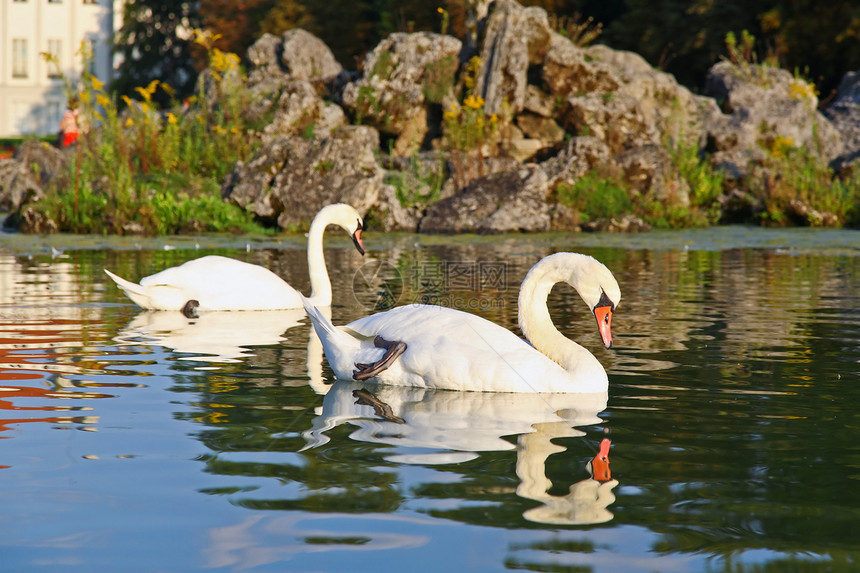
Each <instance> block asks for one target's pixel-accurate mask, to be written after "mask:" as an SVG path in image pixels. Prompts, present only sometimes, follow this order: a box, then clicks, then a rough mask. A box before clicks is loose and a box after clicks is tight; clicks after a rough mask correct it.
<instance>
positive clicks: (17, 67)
mask: <svg viewBox="0 0 860 573" xmlns="http://www.w3.org/2000/svg"><path fill="white" fill-rule="evenodd" d="M12 77H13V78H26V77H27V40H26V39H25V38H13V39H12Z"/></svg>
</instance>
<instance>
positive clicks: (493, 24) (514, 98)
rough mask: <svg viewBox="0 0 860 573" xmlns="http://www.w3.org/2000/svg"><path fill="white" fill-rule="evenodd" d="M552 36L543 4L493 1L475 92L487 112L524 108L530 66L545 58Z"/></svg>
mask: <svg viewBox="0 0 860 573" xmlns="http://www.w3.org/2000/svg"><path fill="white" fill-rule="evenodd" d="M551 36H552V31H551V30H550V27H549V20H548V18H547V13H546V11H545V10H543V9H542V8H523V7H522V6H520V5H519V4H518V3H517V2H515V1H514V0H497V1H496V2H494V3H493V5H492V10H491V12H490V14H489V16H488V17H487V24H486V29H485V36H484V43H483V48H482V49H481V52H480V56H481V69H480V72H479V73H478V77H477V82H476V85H475V92H476V93H477V94H479V95H480V96H481V97H482V98H484V100H485V102H486V105H485V109H486V111H487V113H490V114H492V113H495V114H499V115H501V114H504V113H508V112H509V113H513V114H517V113H519V112H520V111H522V109H523V107H524V106H525V100H526V91H527V86H528V70H529V66H530V65H538V64H541V63H542V62H543V59H544V57H545V55H546V53H547V51H548V50H549V47H550V39H551ZM506 108H507V109H506Z"/></svg>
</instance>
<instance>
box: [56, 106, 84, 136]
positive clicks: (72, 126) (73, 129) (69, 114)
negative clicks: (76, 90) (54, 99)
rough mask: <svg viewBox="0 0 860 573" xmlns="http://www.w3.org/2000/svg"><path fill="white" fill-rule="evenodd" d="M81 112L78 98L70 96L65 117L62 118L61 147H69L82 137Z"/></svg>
mask: <svg viewBox="0 0 860 573" xmlns="http://www.w3.org/2000/svg"><path fill="white" fill-rule="evenodd" d="M80 113H81V112H80V110H79V109H78V99H77V98H75V97H73V98H70V99H69V106H68V107H67V108H66V113H64V114H63V119H62V120H60V137H59V143H60V147H68V146H70V145H71V144H73V143H74V142H76V141H77V140H78V137H80V135H81V130H80V127H78V116H79V115H80Z"/></svg>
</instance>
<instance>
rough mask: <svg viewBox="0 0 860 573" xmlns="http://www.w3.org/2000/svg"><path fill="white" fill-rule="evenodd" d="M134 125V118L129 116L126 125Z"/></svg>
mask: <svg viewBox="0 0 860 573" xmlns="http://www.w3.org/2000/svg"><path fill="white" fill-rule="evenodd" d="M133 125H134V120H133V119H131V118H128V119H127V120H125V126H126V127H131V126H133Z"/></svg>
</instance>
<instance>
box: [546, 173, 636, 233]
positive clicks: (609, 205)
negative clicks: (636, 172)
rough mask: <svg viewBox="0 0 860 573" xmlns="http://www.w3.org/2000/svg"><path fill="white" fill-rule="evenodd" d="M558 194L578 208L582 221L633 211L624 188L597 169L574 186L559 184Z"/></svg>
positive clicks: (616, 215)
mask: <svg viewBox="0 0 860 573" xmlns="http://www.w3.org/2000/svg"><path fill="white" fill-rule="evenodd" d="M557 193H558V200H559V202H560V203H562V204H563V205H567V206H568V207H572V208H574V209H576V211H577V212H579V215H580V217H581V219H582V220H583V221H594V220H596V219H609V218H611V217H618V216H621V215H624V214H627V213H630V212H631V211H632V210H633V202H632V201H631V199H630V197H629V195H628V192H627V190H626V189H625V187H624V186H623V185H622V184H621V183H620V182H618V181H616V180H614V179H613V178H611V177H606V176H603V175H602V174H600V173H598V172H597V171H594V170H592V171H589V172H588V173H586V174H585V175H584V176H583V177H582V178H581V179H579V180H578V181H577V182H576V183H574V184H573V185H566V184H561V185H559V187H558V190H557Z"/></svg>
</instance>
